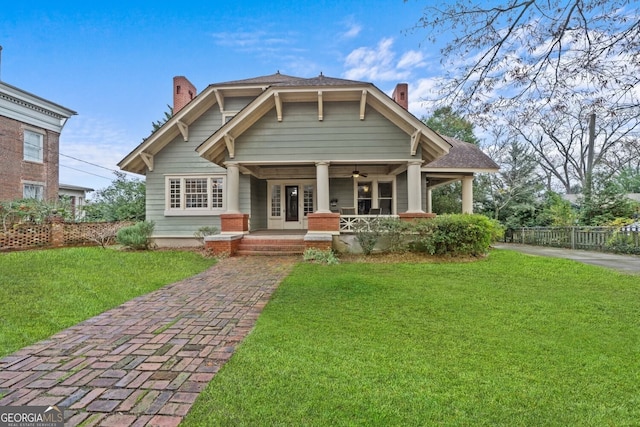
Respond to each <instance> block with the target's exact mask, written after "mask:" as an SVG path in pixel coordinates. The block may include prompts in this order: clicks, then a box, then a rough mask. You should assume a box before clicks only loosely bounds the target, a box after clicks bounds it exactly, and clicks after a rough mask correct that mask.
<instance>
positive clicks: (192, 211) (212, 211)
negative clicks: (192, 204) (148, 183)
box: [164, 174, 227, 216]
mask: <svg viewBox="0 0 640 427" xmlns="http://www.w3.org/2000/svg"><path fill="white" fill-rule="evenodd" d="M190 178H194V179H198V178H207V200H208V204H209V205H211V194H212V192H211V178H222V207H220V208H212V207H207V208H187V207H185V204H186V203H185V191H184V181H185V179H190ZM172 179H179V180H180V206H181V207H180V208H172V207H170V203H171V194H170V190H171V188H170V185H169V181H170V180H172ZM226 209H227V176H226V175H224V174H172V175H165V176H164V216H216V215H220V214H222V213H225V212H226Z"/></svg>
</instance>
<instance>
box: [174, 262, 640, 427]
mask: <svg viewBox="0 0 640 427" xmlns="http://www.w3.org/2000/svg"><path fill="white" fill-rule="evenodd" d="M638 420H640V282H639V281H638V277H637V276H631V275H623V274H619V273H614V272H612V271H609V270H605V269H600V268H598V267H593V266H587V265H582V264H579V263H575V262H572V261H568V260H561V259H551V258H541V257H532V256H527V255H522V254H518V253H515V252H510V251H493V252H492V253H491V255H490V257H489V258H488V259H486V260H483V261H479V262H474V263H464V264H455V263H449V264H413V265H411V264H373V265H372V264H347V263H344V264H340V265H338V266H322V265H311V264H300V265H298V266H296V268H295V269H294V271H293V273H292V274H291V275H290V276H289V277H288V278H287V279H286V280H285V281H284V282H283V284H282V285H281V286H280V287H279V289H278V290H277V291H276V293H275V294H274V295H273V297H272V300H271V301H270V302H269V304H268V305H267V307H266V308H265V310H264V312H263V314H262V315H261V316H260V318H259V319H258V322H257V325H256V328H255V329H254V331H253V332H252V333H251V334H250V335H249V336H248V337H247V339H246V340H245V341H244V342H243V343H242V345H241V346H240V347H239V349H238V351H237V353H236V354H235V355H234V356H233V358H232V359H231V360H230V361H229V363H227V364H226V365H225V366H224V367H223V369H222V370H221V371H220V372H219V373H218V374H217V375H216V377H215V378H214V379H213V381H212V382H211V383H210V384H209V386H208V387H207V389H206V390H205V391H204V392H203V393H202V394H201V395H200V397H199V398H198V400H197V401H196V404H195V405H194V407H193V408H192V410H191V412H190V413H189V414H188V416H187V418H186V419H185V421H184V424H183V425H185V426H205V425H207V426H208V425H219V426H225V425H229V426H242V425H245V426H254V425H260V426H263V425H304V426H326V425H338V426H340V425H366V426H418V425H447V426H449V425H454V426H455V425H459V426H469V425H473V426H476V425H487V426H534V425H535V426H538V425H545V426H567V425H580V426H601V425H636V424H637V423H638Z"/></svg>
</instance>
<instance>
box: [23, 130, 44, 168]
mask: <svg viewBox="0 0 640 427" xmlns="http://www.w3.org/2000/svg"><path fill="white" fill-rule="evenodd" d="M43 140H44V137H43V135H42V134H40V133H36V132H32V131H30V130H26V129H25V131H24V160H27V161H30V162H38V163H42V160H43V152H44V146H43V145H44V144H43Z"/></svg>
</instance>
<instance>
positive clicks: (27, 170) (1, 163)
mask: <svg viewBox="0 0 640 427" xmlns="http://www.w3.org/2000/svg"><path fill="white" fill-rule="evenodd" d="M25 126H26V125H25V124H23V123H21V122H18V121H16V120H13V119H9V118H7V117H3V116H0V147H1V149H0V183H1V184H0V200H16V199H21V198H22V195H23V192H22V182H23V181H30V182H36V183H42V184H44V198H45V199H46V200H51V201H54V200H56V199H57V198H58V178H59V166H58V162H59V144H60V135H59V134H57V133H56V132H52V131H47V130H44V129H39V128H35V127H33V126H27V128H28V129H32V130H34V131H38V132H39V133H42V134H43V135H44V136H43V145H44V155H43V163H34V162H25V161H24V160H23V157H24V152H23V144H24V129H25Z"/></svg>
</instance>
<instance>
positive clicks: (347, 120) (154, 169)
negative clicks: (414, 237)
mask: <svg viewBox="0 0 640 427" xmlns="http://www.w3.org/2000/svg"><path fill="white" fill-rule="evenodd" d="M173 83H174V85H173V92H174V93H173V95H174V107H173V111H174V115H173V117H172V118H171V119H170V120H168V121H167V122H166V123H165V124H164V125H163V126H162V127H161V128H160V129H158V130H157V131H156V132H154V133H153V134H152V135H151V136H150V137H149V138H147V139H146V140H144V141H143V142H142V143H141V144H140V145H139V146H138V147H136V148H135V149H134V150H133V151H132V152H131V153H129V154H128V155H127V156H126V157H125V158H124V159H123V160H121V161H120V163H119V164H118V165H119V167H120V168H121V169H123V170H125V171H128V172H133V173H138V174H142V175H146V188H147V195H146V200H147V208H146V214H147V219H148V220H152V221H154V222H155V231H154V233H155V234H154V236H153V238H154V239H155V242H156V243H157V244H158V245H160V246H166V245H180V244H186V243H187V241H189V240H191V241H193V237H192V236H193V233H194V232H195V231H196V230H197V229H198V228H199V227H203V226H215V227H218V229H219V230H221V234H220V235H219V236H215V237H214V238H212V239H211V241H212V242H213V243H212V245H213V246H216V247H217V248H218V249H216V250H225V251H230V252H235V251H236V250H237V246H238V245H239V244H240V243H239V241H240V240H242V239H243V237H245V236H246V235H247V234H251V233H255V232H256V231H258V230H274V231H275V230H298V233H303V234H305V236H306V237H305V239H306V241H307V242H308V243H307V246H318V247H323V246H324V245H326V244H327V243H326V242H330V241H331V240H332V239H334V238H335V237H336V236H339V235H340V234H341V233H342V234H344V233H345V232H348V231H350V226H351V225H352V224H353V223H354V221H358V220H359V219H363V218H364V219H366V218H367V217H369V215H389V216H395V217H398V218H401V219H403V220H411V219H415V218H427V217H432V216H435V215H434V214H433V213H431V212H430V200H429V198H430V194H431V189H432V188H434V187H436V186H438V185H443V184H446V183H449V182H452V181H456V180H461V181H462V192H463V211H464V212H472V209H473V206H472V200H473V197H472V181H473V176H474V174H475V173H478V172H495V171H497V170H498V166H497V165H496V164H495V163H494V162H493V161H492V160H491V159H490V158H488V157H487V156H486V155H485V154H483V153H482V152H481V151H480V150H479V149H478V148H477V147H475V146H473V145H471V144H467V143H464V142H460V141H457V140H453V139H450V138H446V137H443V136H441V135H439V134H438V133H436V132H435V131H433V130H432V129H430V128H429V127H427V126H426V125H425V124H424V123H423V122H421V121H420V120H419V119H418V118H416V117H415V116H413V115H412V114H411V113H410V112H409V111H408V110H407V107H408V103H409V102H408V96H409V94H408V85H407V84H406V83H401V84H399V85H397V87H396V89H395V90H394V92H393V95H392V97H389V96H388V95H387V94H385V93H384V92H382V91H381V90H380V89H378V88H377V87H376V86H374V85H373V84H371V83H366V82H359V81H352V80H344V79H338V78H332V77H328V76H324V75H322V74H320V75H319V76H318V77H314V78H299V77H293V76H288V75H284V74H280V73H279V72H278V73H276V74H272V75H268V76H261V77H256V78H250V79H246V80H236V81H230V82H224V83H217V84H212V85H209V86H208V87H207V88H206V89H204V90H203V91H202V92H201V93H199V94H198V93H197V91H196V88H195V86H194V85H193V84H191V82H189V80H188V79H186V78H185V77H175V78H174V82H173ZM314 242H321V243H314Z"/></svg>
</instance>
